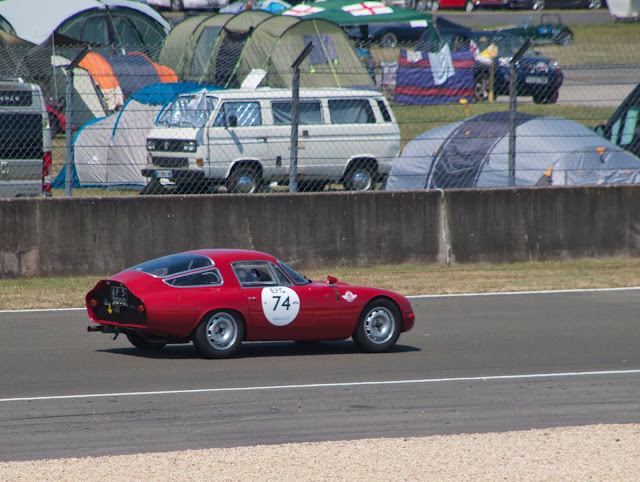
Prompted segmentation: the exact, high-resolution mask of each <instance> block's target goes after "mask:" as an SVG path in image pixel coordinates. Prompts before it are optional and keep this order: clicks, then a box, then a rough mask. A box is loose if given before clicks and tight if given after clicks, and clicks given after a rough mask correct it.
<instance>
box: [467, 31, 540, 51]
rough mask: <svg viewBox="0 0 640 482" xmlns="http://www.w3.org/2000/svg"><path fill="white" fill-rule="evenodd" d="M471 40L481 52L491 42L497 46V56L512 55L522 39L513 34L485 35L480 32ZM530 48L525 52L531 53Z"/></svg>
mask: <svg viewBox="0 0 640 482" xmlns="http://www.w3.org/2000/svg"><path fill="white" fill-rule="evenodd" d="M473 41H474V42H475V43H476V45H477V46H478V51H479V52H482V51H483V50H485V49H486V48H487V47H489V46H490V45H491V44H494V45H495V46H496V47H498V57H513V56H514V54H515V53H516V52H517V51H518V49H519V48H520V47H522V44H523V43H524V41H523V40H522V39H521V38H520V37H516V36H515V35H486V34H480V35H476V36H474V38H473ZM531 53H532V51H531V49H529V50H527V52H526V54H531Z"/></svg>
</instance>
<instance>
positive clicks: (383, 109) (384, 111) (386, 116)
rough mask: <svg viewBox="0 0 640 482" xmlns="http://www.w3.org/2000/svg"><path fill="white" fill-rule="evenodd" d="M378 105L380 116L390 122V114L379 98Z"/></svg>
mask: <svg viewBox="0 0 640 482" xmlns="http://www.w3.org/2000/svg"><path fill="white" fill-rule="evenodd" d="M378 107H379V108H380V113H381V114H382V118H383V119H384V121H385V122H391V114H390V113H389V109H387V106H386V105H385V103H384V102H383V101H381V100H378Z"/></svg>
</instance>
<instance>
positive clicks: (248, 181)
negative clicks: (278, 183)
mask: <svg viewBox="0 0 640 482" xmlns="http://www.w3.org/2000/svg"><path fill="white" fill-rule="evenodd" d="M255 190H256V183H255V181H254V179H253V177H251V176H250V175H249V174H242V175H241V176H240V177H238V181H237V182H236V191H238V192H240V193H243V194H250V193H252V192H254V191H255Z"/></svg>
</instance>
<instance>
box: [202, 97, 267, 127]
mask: <svg viewBox="0 0 640 482" xmlns="http://www.w3.org/2000/svg"><path fill="white" fill-rule="evenodd" d="M213 125H214V126H227V127H248V126H259V125H262V115H261V114H260V103H259V102H225V103H223V104H222V106H221V107H220V112H218V116H217V117H216V120H215V122H214V123H213Z"/></svg>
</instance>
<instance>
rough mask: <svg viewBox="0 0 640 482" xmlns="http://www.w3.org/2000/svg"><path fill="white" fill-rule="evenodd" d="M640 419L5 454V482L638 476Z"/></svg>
mask: <svg viewBox="0 0 640 482" xmlns="http://www.w3.org/2000/svg"><path fill="white" fill-rule="evenodd" d="M639 478H640V424H629V425H592V426H585V427H566V428H553V429H545V430H528V431H520V432H506V433H487V434H470V435H446V436H432V437H422V438H404V439H366V440H353V441H343V442H319V443H300V444H285V445H263V446H256V447H236V448H225V449H207V450H188V451H184V452H167V453H155V454H136V455H123V456H114V457H86V458H81V459H78V458H74V459H56V460H39V461H27V462H5V463H2V464H0V480H3V481H45V480H46V481H58V480H59V481H139V480H154V481H189V480H203V481H204V480H212V479H215V480H219V481H244V480H251V481H332V482H333V481H342V480H345V481H346V480H348V481H367V482H369V481H396V480H405V481H414V480H415V481H417V480H456V481H462V480H510V481H515V480H518V481H536V482H537V481H547V480H550V481H551V480H552V481H564V480H567V481H569V480H570V481H578V480H579V481H584V480H611V481H637V480H639Z"/></svg>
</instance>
